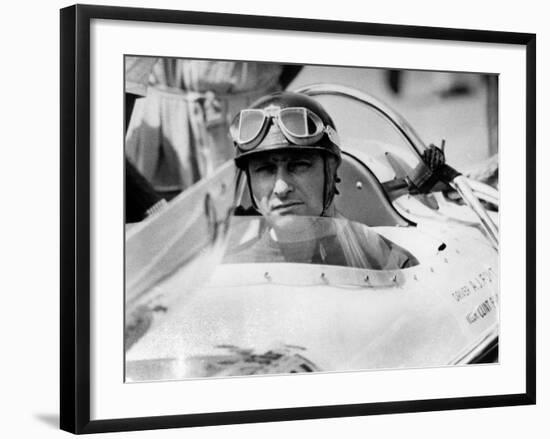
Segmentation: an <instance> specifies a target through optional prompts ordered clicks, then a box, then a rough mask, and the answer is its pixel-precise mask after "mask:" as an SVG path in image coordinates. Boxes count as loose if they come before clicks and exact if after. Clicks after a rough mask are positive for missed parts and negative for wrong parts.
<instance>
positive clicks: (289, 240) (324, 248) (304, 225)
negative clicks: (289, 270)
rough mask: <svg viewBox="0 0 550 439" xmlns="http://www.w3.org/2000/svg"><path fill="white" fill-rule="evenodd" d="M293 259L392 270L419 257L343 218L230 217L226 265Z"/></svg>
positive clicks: (413, 263)
mask: <svg viewBox="0 0 550 439" xmlns="http://www.w3.org/2000/svg"><path fill="white" fill-rule="evenodd" d="M251 262H261V263H268V262H293V263H303V264H323V265H339V266H344V267H355V268H368V269H373V270H396V269H401V268H407V267H411V266H413V265H417V264H418V261H417V260H416V259H415V258H414V256H413V255H411V254H410V253H409V252H407V251H406V250H405V249H403V248H401V247H399V246H398V245H396V244H394V243H393V242H391V241H389V240H388V239H386V238H384V237H382V236H380V235H379V234H377V233H376V232H374V231H373V230H371V229H370V228H368V227H367V226H365V225H363V224H358V223H354V222H351V221H348V220H346V219H340V218H325V217H307V216H291V215H288V216H282V217H276V218H271V217H269V218H268V217H250V216H242V217H239V216H237V217H234V218H233V219H232V222H231V229H230V231H229V244H228V247H227V251H226V254H225V257H224V260H223V263H225V264H237V263H251Z"/></svg>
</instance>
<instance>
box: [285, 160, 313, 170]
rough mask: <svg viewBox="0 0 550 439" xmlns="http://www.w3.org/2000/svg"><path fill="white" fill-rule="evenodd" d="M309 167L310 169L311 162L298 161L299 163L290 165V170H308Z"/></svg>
mask: <svg viewBox="0 0 550 439" xmlns="http://www.w3.org/2000/svg"><path fill="white" fill-rule="evenodd" d="M310 167H311V162H309V161H308V160H299V161H296V162H292V163H290V168H291V169H292V170H302V169H309V168H310Z"/></svg>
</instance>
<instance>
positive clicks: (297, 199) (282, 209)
mask: <svg viewBox="0 0 550 439" xmlns="http://www.w3.org/2000/svg"><path fill="white" fill-rule="evenodd" d="M248 170H249V175H250V183H251V184H250V185H251V187H252V192H253V196H254V199H255V201H256V204H257V206H258V209H259V210H260V213H261V214H262V215H266V216H283V215H308V216H320V215H321V213H322V212H323V194H324V185H325V169H324V160H323V157H322V156H321V155H320V154H319V153H317V152H314V151H311V150H309V151H304V152H301V151H295V150H280V151H273V152H266V153H263V154H257V155H254V156H252V157H251V158H250V160H249V162H248Z"/></svg>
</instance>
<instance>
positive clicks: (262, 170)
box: [253, 164, 274, 174]
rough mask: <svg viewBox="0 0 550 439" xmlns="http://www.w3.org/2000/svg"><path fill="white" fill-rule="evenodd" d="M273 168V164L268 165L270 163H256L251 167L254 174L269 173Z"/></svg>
mask: <svg viewBox="0 0 550 439" xmlns="http://www.w3.org/2000/svg"><path fill="white" fill-rule="evenodd" d="M273 169H274V166H272V165H270V164H264V165H257V166H254V167H253V171H254V172H255V173H256V174H259V173H270V172H273Z"/></svg>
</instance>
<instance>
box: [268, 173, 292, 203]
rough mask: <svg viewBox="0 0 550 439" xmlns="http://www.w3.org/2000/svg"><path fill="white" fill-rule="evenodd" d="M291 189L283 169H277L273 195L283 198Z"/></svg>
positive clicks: (290, 183)
mask: <svg viewBox="0 0 550 439" xmlns="http://www.w3.org/2000/svg"><path fill="white" fill-rule="evenodd" d="M292 189H293V186H292V182H291V181H290V178H289V176H288V174H287V173H286V171H285V170H284V169H278V171H277V175H276V177H275V185H274V186H273V193H274V194H275V195H276V196H278V197H285V196H286V195H287V194H288V193H289V192H291V191H292Z"/></svg>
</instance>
